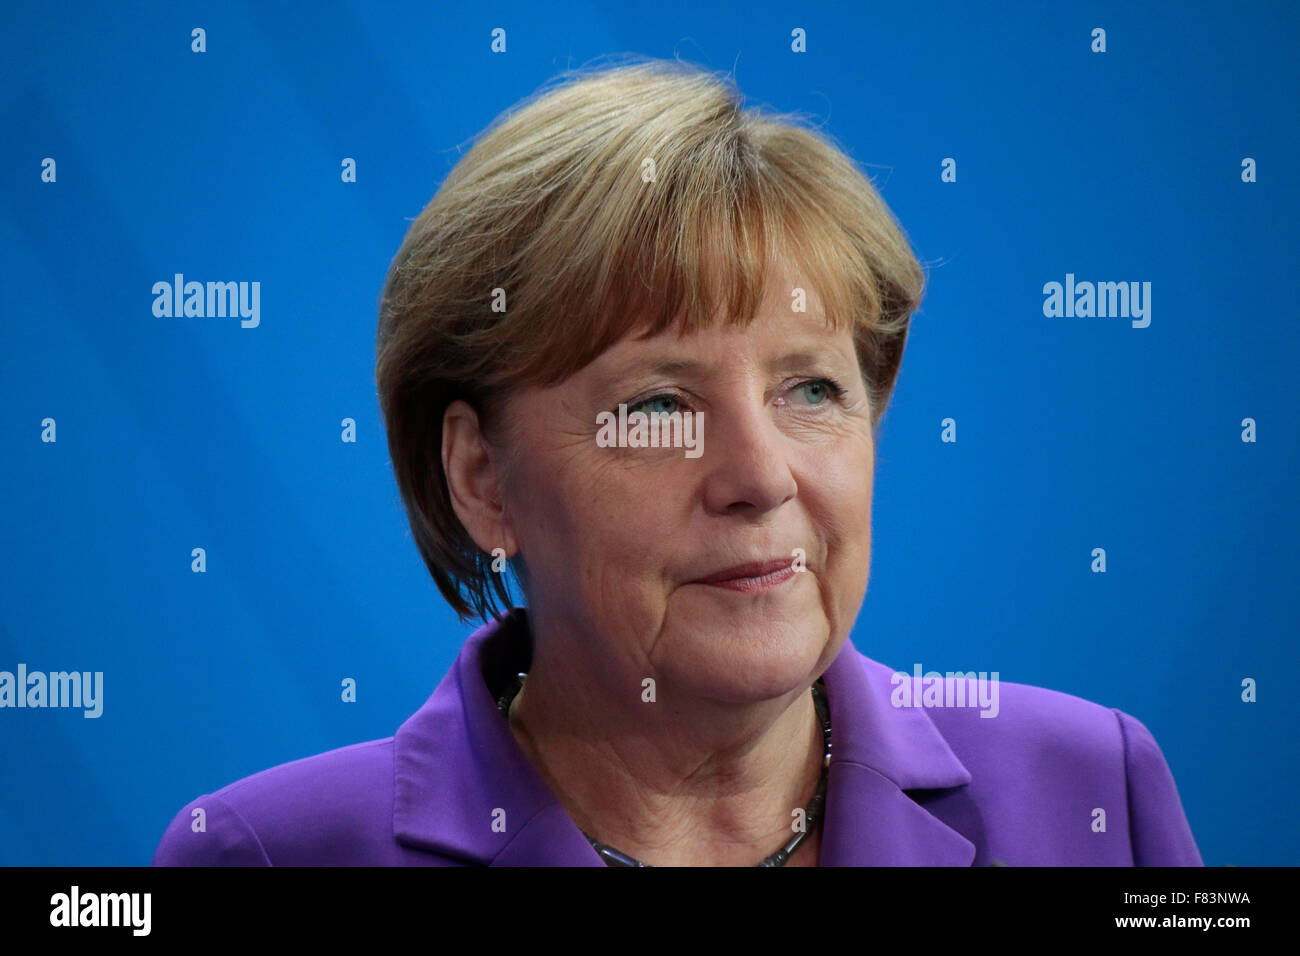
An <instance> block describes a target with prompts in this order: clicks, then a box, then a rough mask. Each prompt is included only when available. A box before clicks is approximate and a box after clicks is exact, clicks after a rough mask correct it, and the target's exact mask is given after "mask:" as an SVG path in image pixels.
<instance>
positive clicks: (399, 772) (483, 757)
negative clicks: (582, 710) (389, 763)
mask: <svg viewBox="0 0 1300 956" xmlns="http://www.w3.org/2000/svg"><path fill="white" fill-rule="evenodd" d="M531 657H532V646H531V636H530V632H529V629H528V621H527V610H526V609H525V608H514V609H513V610H511V611H510V612H509V614H507V615H506V616H505V617H504V618H503V619H501V620H500V621H492V622H489V623H488V624H486V625H484V626H483V627H480V628H479V629H478V630H476V631H475V632H474V633H473V634H471V635H470V636H469V638H467V639H466V641H465V644H464V646H463V647H462V648H461V651H460V654H459V655H458V656H457V658H456V662H455V664H454V665H453V666H452V667H451V669H450V670H449V671H448V672H447V674H446V676H445V677H444V678H443V680H442V682H441V683H440V684H439V685H438V687H437V689H436V690H435V691H434V692H433V695H432V696H431V697H430V698H429V699H428V701H426V702H425V704H424V705H423V706H422V707H421V708H420V709H419V710H418V711H416V713H415V714H413V715H412V716H411V717H410V718H409V719H407V720H406V721H405V722H404V723H403V724H402V725H401V727H400V728H398V731H397V733H396V734H395V735H394V738H393V764H394V768H393V772H394V784H395V791H394V806H393V829H394V833H395V835H396V837H397V840H398V842H400V843H402V844H403V845H405V846H409V847H414V848H418V849H424V850H431V851H434V852H436V853H440V854H443V855H447V856H451V857H454V858H456V859H460V860H463V861H465V862H470V863H479V864H484V863H486V864H488V865H492V866H527V865H539V864H550V865H558V866H604V863H603V861H601V859H600V857H599V856H597V855H596V853H595V851H594V850H592V848H591V844H590V843H588V842H587V838H586V837H585V836H583V834H582V831H581V830H579V829H578V827H577V825H576V824H574V822H573V821H572V819H570V817H569V816H568V814H567V813H566V812H565V811H564V808H563V807H562V806H561V805H560V803H559V801H558V800H557V799H556V797H555V795H554V793H552V792H551V790H550V788H549V787H548V786H547V785H546V784H545V782H544V781H543V780H542V779H541V777H540V775H539V774H538V773H537V771H536V770H535V769H534V768H533V766H532V764H530V763H529V761H528V758H527V757H526V756H525V755H524V753H523V751H522V750H521V749H520V748H519V745H518V744H517V743H516V742H515V739H514V736H513V735H512V734H511V732H510V728H509V726H508V724H507V723H506V721H505V719H504V718H503V717H502V716H501V713H500V712H499V711H498V710H497V706H496V699H495V696H494V690H497V689H500V688H503V686H504V684H505V683H507V682H508V679H509V678H510V677H513V676H514V674H515V672H517V671H518V670H527V668H528V666H529V663H530V662H531ZM892 674H893V670H892V669H891V668H888V667H886V666H885V665H883V664H880V663H877V662H876V661H873V660H870V659H869V658H867V657H864V656H863V655H862V654H860V653H859V652H858V651H857V649H856V648H855V647H853V645H852V642H851V641H850V640H846V641H845V645H844V647H843V648H841V650H840V653H839V655H838V656H837V657H836V659H835V661H834V662H833V663H832V664H831V666H830V667H829V668H828V669H827V671H826V674H825V682H826V696H827V700H828V702H829V703H830V710H831V732H832V737H831V740H832V756H831V766H830V770H829V771H828V776H827V798H826V813H827V816H826V819H825V822H824V824H823V831H822V844H821V863H822V865H824V866H871V865H877V866H900V865H949V866H952V865H956V866H969V865H970V864H971V861H972V860H973V859H974V856H975V846H974V844H973V843H971V841H969V840H967V839H966V838H965V837H964V836H962V835H961V834H960V833H958V832H957V831H956V830H954V829H952V828H951V827H949V826H948V825H947V824H945V823H944V822H943V821H941V820H940V819H939V818H938V817H936V816H934V815H933V814H932V813H930V812H929V811H928V810H926V809H925V808H924V807H923V806H922V805H921V804H919V803H917V802H916V801H915V800H913V799H912V797H910V796H909V795H908V791H909V790H923V791H929V790H935V789H943V788H948V787H957V786H964V785H965V784H968V783H969V782H970V779H971V777H970V773H969V772H968V771H967V770H966V768H965V767H964V766H963V765H962V763H961V761H959V760H958V759H957V757H956V755H955V754H954V753H953V752H952V749H951V748H950V747H949V746H948V744H947V742H946V741H945V740H944V738H943V735H942V734H940V733H939V731H938V729H937V728H936V727H935V726H934V723H933V722H932V721H931V719H930V717H929V715H928V714H927V713H926V712H925V710H924V709H921V708H895V707H894V706H892V704H891V703H890V691H891V690H892V687H891V684H890V677H891V675H892ZM489 683H490V684H491V686H492V688H493V689H492V690H490V689H489Z"/></svg>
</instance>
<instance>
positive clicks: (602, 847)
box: [497, 673, 831, 866]
mask: <svg viewBox="0 0 1300 956" xmlns="http://www.w3.org/2000/svg"><path fill="white" fill-rule="evenodd" d="M527 677H528V675H527V674H526V673H520V674H518V675H516V677H515V679H514V681H513V682H512V683H511V685H510V687H509V689H508V690H506V692H505V693H504V694H502V695H501V696H500V697H498V698H497V710H499V711H500V712H501V713H502V714H504V715H506V716H507V718H508V717H509V714H510V704H511V703H512V702H513V701H514V699H515V697H517V696H518V694H519V691H520V690H521V689H522V688H523V686H524V680H525V679H526V678H527ZM821 685H822V682H821V681H820V680H818V681H817V682H816V683H815V684H813V685H812V697H813V707H814V708H815V709H816V711H817V719H818V720H819V721H820V722H821V725H822V742H823V743H824V744H825V745H826V750H825V756H824V757H823V758H822V771H821V777H820V779H819V780H818V782H817V792H816V793H815V794H814V795H813V798H812V799H811V800H809V801H808V806H807V808H806V809H805V812H804V820H803V824H804V825H803V827H802V828H801V829H800V830H799V831H798V832H797V833H795V835H794V836H793V837H791V838H790V840H789V841H788V842H787V843H786V844H785V846H783V847H781V848H780V849H779V850H777V851H776V852H775V853H773V854H772V855H771V856H768V857H766V858H764V859H763V861H762V862H761V863H759V864H758V865H759V866H782V865H783V864H784V863H785V861H786V860H788V859H790V854H792V853H794V851H795V850H797V849H798V848H799V844H800V843H802V842H803V839H804V837H805V836H807V835H808V833H809V832H811V831H812V830H813V829H814V828H815V827H816V826H817V822H818V821H819V820H820V819H821V817H822V813H823V812H824V811H825V809H826V771H827V768H828V767H830V765H831V712H830V706H829V705H828V704H827V703H826V694H825V692H824V691H823V689H822V686H821ZM582 835H583V836H585V837H586V838H587V842H588V843H590V844H591V847H592V849H593V850H595V851H596V853H597V854H599V855H600V858H601V859H602V860H604V861H605V865H606V866H654V864H653V863H642V862H641V861H640V860H638V859H636V858H634V857H631V856H628V855H627V854H626V853H623V852H621V851H619V850H616V849H614V848H613V847H612V846H610V845H609V844H607V843H601V842H599V841H598V840H593V839H592V838H591V836H590V834H588V833H586V832H585V831H584V832H583V834H582Z"/></svg>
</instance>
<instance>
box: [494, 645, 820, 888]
mask: <svg viewBox="0 0 1300 956" xmlns="http://www.w3.org/2000/svg"><path fill="white" fill-rule="evenodd" d="M610 685H611V682H610V681H609V680H608V679H606V680H604V681H602V680H599V679H594V678H589V677H584V676H579V675H575V674H574V671H573V669H572V667H565V668H560V667H556V666H554V665H553V664H551V663H550V662H548V660H547V659H546V657H545V656H544V655H538V656H537V657H535V658H534V660H533V665H532V668H531V670H530V671H529V674H528V679H527V682H526V683H525V686H524V689H523V690H521V691H520V693H519V694H518V696H517V697H516V698H515V701H514V703H513V704H512V706H511V708H510V714H509V719H510V729H511V731H512V733H513V734H514V737H515V739H516V741H518V743H519V745H520V747H521V748H522V749H523V751H524V753H525V754H526V755H527V756H528V758H529V760H530V761H531V762H532V764H533V766H534V767H536V768H537V770H538V771H539V773H540V774H541V776H542V777H543V779H544V780H545V781H546V782H547V784H548V785H549V786H550V788H551V790H552V791H553V792H554V793H555V794H556V797H557V798H558V799H559V801H560V803H561V805H562V806H563V807H564V808H565V810H566V811H567V812H568V814H569V816H570V817H571V818H572V819H573V820H574V822H575V823H577V825H578V826H579V827H580V828H581V829H582V830H583V832H584V833H586V834H587V835H588V836H590V837H592V838H593V839H595V840H598V841H600V842H601V843H605V844H608V845H610V846H612V847H614V848H616V849H618V850H620V851H621V852H623V853H626V854H628V855H630V856H632V857H634V858H636V859H638V860H641V861H643V862H646V863H652V864H655V865H658V866H753V865H755V864H757V863H758V861H760V860H762V859H764V858H765V857H767V856H768V855H770V854H771V853H773V852H774V851H775V850H776V849H777V848H778V847H781V846H783V845H784V844H785V843H786V842H787V841H788V840H789V839H790V838H791V836H793V835H794V830H793V829H792V825H793V824H794V823H795V822H796V820H797V819H798V818H799V817H802V814H800V815H796V814H795V813H794V811H795V810H796V809H797V808H806V807H807V806H808V802H809V800H810V799H811V798H812V796H813V794H814V793H815V792H816V790H817V785H818V782H819V780H820V776H821V770H822V762H823V754H824V743H823V739H822V728H821V723H820V721H819V720H818V718H817V714H816V710H815V708H814V705H813V700H812V695H811V693H810V691H809V688H808V687H803V686H801V687H799V688H796V689H794V690H792V691H790V692H789V693H788V694H785V695H782V696H781V697H779V698H775V699H771V700H762V701H757V702H750V703H744V704H736V703H728V702H721V701H712V700H698V699H682V698H680V697H677V696H674V695H673V694H672V688H664V687H662V686H660V687H658V688H656V690H657V693H658V694H660V695H663V697H661V700H660V701H659V702H646V701H644V700H643V699H642V696H641V693H640V688H639V686H637V687H635V688H634V689H633V691H631V692H625V693H622V694H619V693H612V692H611V690H612V688H611V686H610ZM664 697H667V698H668V699H671V700H672V703H671V704H668V703H666V702H662V701H663V699H664ZM820 830H821V827H820V823H818V824H816V825H814V826H813V828H812V832H810V833H809V834H808V835H807V836H806V837H805V838H804V840H803V842H802V843H801V844H800V846H799V847H798V849H797V850H796V851H795V853H794V854H793V855H792V856H791V857H790V860H789V862H788V863H786V865H787V866H813V865H816V863H817V856H818V852H819V849H820V842H821V839H820V838H821V834H820Z"/></svg>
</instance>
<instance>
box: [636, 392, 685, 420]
mask: <svg viewBox="0 0 1300 956" xmlns="http://www.w3.org/2000/svg"><path fill="white" fill-rule="evenodd" d="M638 411H639V412H645V413H646V414H648V415H671V414H672V413H673V412H675V411H677V399H676V398H674V397H673V396H672V395H655V396H653V397H651V398H647V399H646V400H645V401H643V402H637V403H636V404H635V405H630V406H628V414H631V413H632V412H638Z"/></svg>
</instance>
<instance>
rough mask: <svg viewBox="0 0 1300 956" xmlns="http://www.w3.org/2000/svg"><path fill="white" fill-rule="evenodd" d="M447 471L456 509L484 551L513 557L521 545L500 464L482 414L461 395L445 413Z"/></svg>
mask: <svg viewBox="0 0 1300 956" xmlns="http://www.w3.org/2000/svg"><path fill="white" fill-rule="evenodd" d="M442 473H443V475H444V476H445V477H446V481H447V493H448V495H449V497H450V499H451V507H452V510H453V511H455V513H456V517H457V518H459V519H460V523H461V524H462V525H463V526H464V528H465V530H466V532H468V533H469V536H470V537H471V538H473V539H474V543H475V544H476V545H478V546H479V548H481V549H482V550H483V551H486V552H488V553H492V552H494V551H495V550H496V549H497V548H501V549H503V550H504V551H505V556H506V557H507V558H509V557H512V556H513V555H514V554H515V553H516V552H517V551H518V546H517V544H516V542H515V535H514V529H513V527H512V525H511V522H510V519H509V514H508V511H507V509H506V507H505V502H504V496H503V494H502V491H503V482H502V475H501V468H500V463H499V462H498V461H497V460H496V459H495V458H494V456H493V454H492V449H491V447H490V446H489V444H488V441H487V438H486V436H485V435H484V434H483V430H482V428H481V427H480V422H479V416H478V413H477V412H476V411H475V410H474V408H473V406H471V405H470V404H469V403H468V402H465V401H463V400H461V399H457V400H456V401H454V402H452V403H451V404H450V405H448V406H447V410H446V412H444V413H443V417H442Z"/></svg>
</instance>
